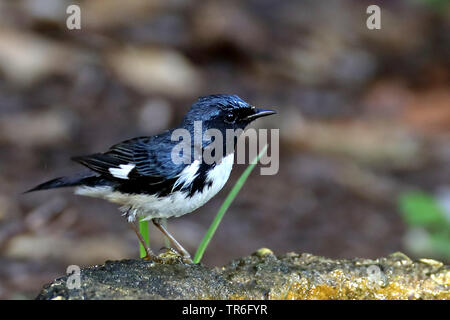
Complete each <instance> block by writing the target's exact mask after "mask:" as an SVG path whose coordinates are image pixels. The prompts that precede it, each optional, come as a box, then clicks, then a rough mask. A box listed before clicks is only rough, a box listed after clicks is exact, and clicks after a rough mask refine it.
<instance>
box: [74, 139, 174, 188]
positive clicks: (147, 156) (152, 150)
mask: <svg viewBox="0 0 450 320" xmlns="http://www.w3.org/2000/svg"><path fill="white" fill-rule="evenodd" d="M158 138H161V137H158V136H155V137H139V138H134V139H131V140H127V141H123V142H121V143H119V144H116V145H114V146H112V147H111V148H110V149H109V150H108V151H107V152H105V153H96V154H91V155H87V156H81V157H74V158H72V160H74V161H76V162H78V163H80V164H82V165H84V166H86V167H88V168H89V169H91V170H93V171H95V172H98V173H100V174H101V175H103V176H105V177H108V178H112V179H120V180H135V179H140V178H146V179H148V178H154V179H152V180H155V182H158V181H159V180H165V179H169V178H173V177H175V176H176V175H177V174H178V173H180V172H181V170H182V169H183V167H182V166H177V165H174V164H173V162H172V161H171V155H170V154H171V148H172V146H171V145H170V144H168V143H164V142H165V141H163V140H162V139H158ZM162 138H164V137H162ZM166 149H167V150H166Z"/></svg>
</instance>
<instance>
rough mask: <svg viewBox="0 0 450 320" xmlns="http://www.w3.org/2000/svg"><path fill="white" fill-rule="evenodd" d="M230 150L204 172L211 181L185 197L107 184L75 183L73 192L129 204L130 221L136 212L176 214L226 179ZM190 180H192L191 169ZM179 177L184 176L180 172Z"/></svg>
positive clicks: (200, 200)
mask: <svg viewBox="0 0 450 320" xmlns="http://www.w3.org/2000/svg"><path fill="white" fill-rule="evenodd" d="M233 160H234V154H230V155H228V156H226V157H225V158H223V160H222V162H220V163H218V164H217V165H216V166H215V167H214V168H213V169H212V170H211V171H209V172H208V175H207V178H206V182H208V181H211V182H212V184H211V186H210V187H205V189H204V190H203V192H196V193H195V194H194V195H193V196H192V197H187V192H185V191H175V192H173V193H171V194H169V195H168V196H166V197H156V196H153V195H147V194H125V193H120V192H117V191H113V190H112V188H111V187H78V188H77V189H76V190H75V193H76V194H79V195H84V196H90V197H96V198H102V199H106V200H108V201H111V202H114V203H118V204H120V205H122V208H121V209H122V210H123V211H126V210H128V209H129V208H130V207H131V208H132V210H131V212H130V213H131V214H130V215H129V216H128V219H129V221H134V220H135V219H136V216H141V217H144V220H150V219H153V218H170V217H179V216H182V215H184V214H186V213H190V212H192V211H194V210H195V209H197V208H199V207H201V206H202V205H204V204H205V203H206V202H208V201H209V200H210V199H211V198H212V197H214V196H215V195H216V194H217V193H218V192H219V191H220V190H221V189H222V188H223V186H224V185H225V183H226V182H227V180H228V178H229V176H230V173H231V169H232V168H233ZM186 171H187V172H189V174H190V180H191V181H190V182H192V181H193V179H192V177H191V175H192V172H191V171H189V170H186ZM180 179H181V180H186V177H183V176H181V177H180Z"/></svg>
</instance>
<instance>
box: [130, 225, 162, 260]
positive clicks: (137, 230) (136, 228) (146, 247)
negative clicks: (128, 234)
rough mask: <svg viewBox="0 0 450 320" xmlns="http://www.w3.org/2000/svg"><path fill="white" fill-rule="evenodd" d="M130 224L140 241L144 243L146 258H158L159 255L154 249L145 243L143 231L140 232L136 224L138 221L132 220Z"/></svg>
mask: <svg viewBox="0 0 450 320" xmlns="http://www.w3.org/2000/svg"><path fill="white" fill-rule="evenodd" d="M130 226H131V228H132V229H133V230H134V232H135V233H136V235H137V237H138V239H139V242H140V243H141V244H142V246H143V247H144V250H145V253H146V256H145V257H144V259H146V260H155V258H157V256H156V255H155V254H154V253H153V251H152V250H151V249H150V248H149V246H148V245H147V244H146V243H145V240H144V238H143V237H142V235H141V233H140V232H139V228H138V226H137V225H136V223H135V222H134V221H133V222H130Z"/></svg>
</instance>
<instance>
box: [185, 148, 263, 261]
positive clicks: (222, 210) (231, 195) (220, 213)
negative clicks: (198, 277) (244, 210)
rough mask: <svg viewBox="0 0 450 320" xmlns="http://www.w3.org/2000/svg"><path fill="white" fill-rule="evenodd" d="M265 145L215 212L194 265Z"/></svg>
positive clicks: (201, 255) (199, 258)
mask: <svg viewBox="0 0 450 320" xmlns="http://www.w3.org/2000/svg"><path fill="white" fill-rule="evenodd" d="M266 150H267V145H265V146H264V148H263V149H262V150H261V152H260V153H259V154H258V156H257V157H256V158H255V159H254V160H253V161H252V162H251V163H250V165H249V166H248V167H247V169H245V171H244V172H243V173H242V175H241V176H240V177H239V179H238V181H237V182H236V184H235V185H234V186H233V189H231V191H230V193H229V194H228V196H227V197H226V199H225V201H224V202H223V204H222V206H221V207H220V209H219V211H218V212H217V215H216V217H215V218H214V220H213V222H212V223H211V226H210V227H209V229H208V231H207V232H206V234H205V236H204V237H203V240H202V242H201V243H200V245H199V247H198V249H197V252H196V253H195V256H194V263H199V262H200V260H201V259H202V257H203V254H204V253H205V250H206V248H207V247H208V244H209V242H210V241H211V239H212V237H213V236H214V233H215V232H216V230H217V227H218V226H219V224H220V221H222V218H223V216H224V214H225V212H227V210H228V208H229V207H230V205H231V203H232V202H233V200H234V198H235V197H236V196H237V194H238V193H239V191H240V190H241V188H242V186H243V185H244V183H245V181H246V180H247V178H248V176H249V175H250V173H251V172H252V170H253V168H254V167H255V166H256V163H257V162H258V161H259V159H260V158H261V157H262V155H263V154H264V153H265V152H266Z"/></svg>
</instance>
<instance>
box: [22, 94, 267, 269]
mask: <svg viewBox="0 0 450 320" xmlns="http://www.w3.org/2000/svg"><path fill="white" fill-rule="evenodd" d="M274 113H275V111H272V110H264V109H258V108H255V107H254V106H251V105H249V104H248V103H246V102H245V101H243V100H242V99H241V98H239V97H238V96H236V95H224V94H218V95H210V96H206V97H201V98H199V99H198V100H197V102H196V103H194V104H193V105H192V107H191V109H190V110H189V112H188V113H187V114H186V116H185V117H184V119H183V121H182V122H181V123H180V125H179V126H178V127H177V128H174V129H170V130H167V131H165V132H163V133H161V134H159V135H155V136H152V137H138V138H134V139H130V140H126V141H123V142H121V143H119V144H116V145H114V146H112V147H111V148H110V149H109V150H108V151H106V152H104V153H96V154H91V155H87V156H80V157H74V158H72V159H73V160H74V161H76V162H78V163H80V164H82V165H84V166H86V167H87V168H88V169H89V170H88V171H85V172H82V173H79V174H77V175H74V176H70V177H61V178H57V179H53V180H50V181H48V182H45V183H43V184H40V185H38V186H36V187H35V188H33V189H31V190H29V191H28V192H31V191H37V190H45V189H52V188H60V187H76V191H75V192H76V193H77V194H80V195H85V196H91V197H98V198H103V199H106V200H108V201H111V202H115V203H118V204H120V205H121V206H122V207H121V210H122V211H123V212H124V213H125V214H126V215H127V218H128V220H129V221H130V222H134V221H135V219H136V217H137V216H140V217H143V218H144V219H145V220H152V221H153V223H154V224H155V225H156V226H157V227H158V228H159V229H160V230H161V231H162V232H163V233H164V234H166V235H167V236H168V237H169V239H170V240H171V241H172V242H173V244H174V245H175V246H176V247H177V248H178V249H179V250H180V251H181V252H182V254H183V256H184V258H185V259H186V260H188V261H189V260H190V258H189V253H188V252H187V251H186V250H185V249H184V248H182V247H181V245H180V244H179V243H178V242H176V240H175V239H174V238H173V237H172V236H171V235H170V234H169V233H168V232H167V230H165V229H164V227H162V226H161V225H160V223H159V219H160V218H169V217H178V216H181V215H184V214H186V213H189V212H192V211H193V210H195V209H197V208H198V207H200V206H202V205H203V204H204V203H205V202H207V201H208V200H209V199H211V198H212V197H213V196H214V195H215V194H216V193H217V192H219V191H220V189H222V187H223V185H224V184H225V183H226V181H227V180H228V177H229V175H230V172H231V168H232V164H233V158H234V153H233V152H234V150H232V152H230V151H229V150H227V147H226V145H225V143H226V139H223V143H224V146H223V154H222V155H221V156H220V157H219V159H220V160H219V161H217V162H214V163H207V162H205V161H201V159H197V158H195V152H194V151H195V150H194V149H195V148H198V149H201V151H203V150H205V148H207V146H208V145H209V144H210V143H211V141H208V140H200V145H195V144H192V145H191V148H192V149H191V152H190V153H188V157H189V159H188V160H189V161H187V163H186V162H178V163H176V162H174V161H173V158H172V152H173V150H174V148H175V146H176V145H177V144H179V142H178V141H175V140H173V139H172V135H173V133H174V131H175V130H177V129H185V130H187V132H188V133H189V134H190V135H191V136H192V141H194V140H195V139H194V135H195V134H196V132H195V128H196V126H195V123H196V122H201V128H202V132H201V134H204V133H205V132H206V130H209V129H216V130H219V131H220V132H221V133H222V136H223V137H226V130H229V129H232V130H237V129H244V128H245V127H246V126H247V125H248V124H249V123H250V122H252V121H253V120H255V119H257V118H259V117H263V116H267V115H271V114H274ZM227 151H228V152H227ZM132 226H134V229H135V231H137V230H136V227H135V225H134V223H132ZM137 235H138V237H139V238H140V240H141V242H142V238H141V237H140V234H139V233H138V232H137ZM147 254H148V256H149V257H150V258H153V259H157V257H156V256H154V255H153V253H152V252H151V250H150V249H149V248H147Z"/></svg>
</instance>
